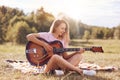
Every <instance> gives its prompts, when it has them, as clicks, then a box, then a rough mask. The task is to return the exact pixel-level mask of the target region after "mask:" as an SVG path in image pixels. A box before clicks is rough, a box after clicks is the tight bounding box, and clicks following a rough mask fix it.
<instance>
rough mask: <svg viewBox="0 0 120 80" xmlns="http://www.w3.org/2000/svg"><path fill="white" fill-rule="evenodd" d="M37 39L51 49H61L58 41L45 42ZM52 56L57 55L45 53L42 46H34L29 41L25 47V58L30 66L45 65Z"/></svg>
mask: <svg viewBox="0 0 120 80" xmlns="http://www.w3.org/2000/svg"><path fill="white" fill-rule="evenodd" d="M38 39H40V40H42V41H44V42H46V43H48V44H49V45H51V46H52V47H53V48H54V47H55V48H63V45H62V43H61V42H60V41H53V42H47V41H46V40H44V39H41V38H38ZM53 54H57V53H54V52H52V53H47V51H46V50H45V49H44V48H43V47H42V46H40V45H38V44H35V43H33V42H31V41H29V42H28V43H27V45H26V57H27V59H28V61H29V62H30V63H31V64H32V65H36V66H41V65H44V64H45V63H47V62H48V60H49V59H50V58H51V56H52V55H53Z"/></svg>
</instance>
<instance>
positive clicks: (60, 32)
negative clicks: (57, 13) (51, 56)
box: [56, 23, 66, 36]
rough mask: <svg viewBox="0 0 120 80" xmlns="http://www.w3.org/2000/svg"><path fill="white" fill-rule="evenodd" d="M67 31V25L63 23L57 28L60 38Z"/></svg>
mask: <svg viewBox="0 0 120 80" xmlns="http://www.w3.org/2000/svg"><path fill="white" fill-rule="evenodd" d="M65 31H66V24H65V23H61V24H60V25H59V26H58V27H57V28H56V34H57V35H59V36H62V35H64V33H65Z"/></svg>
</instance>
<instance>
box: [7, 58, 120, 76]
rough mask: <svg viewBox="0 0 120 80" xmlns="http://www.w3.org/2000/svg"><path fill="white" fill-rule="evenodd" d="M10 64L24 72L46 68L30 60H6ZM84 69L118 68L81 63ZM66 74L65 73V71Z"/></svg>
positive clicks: (40, 70) (41, 70) (34, 71)
mask: <svg viewBox="0 0 120 80" xmlns="http://www.w3.org/2000/svg"><path fill="white" fill-rule="evenodd" d="M6 62H7V63H8V65H10V66H12V67H13V69H17V70H20V71H21V72H22V73H32V74H39V73H43V71H44V69H45V65H43V66H39V67H37V66H33V65H31V64H30V63H29V62H28V61H19V60H18V61H17V60H6ZM78 67H79V68H81V69H83V70H95V71H115V70H118V68H116V67H114V66H104V67H101V66H99V65H97V64H95V63H81V64H79V66H78ZM63 74H64V73H63Z"/></svg>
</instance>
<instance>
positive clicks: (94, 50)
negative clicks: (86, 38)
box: [90, 46, 104, 53]
mask: <svg viewBox="0 0 120 80" xmlns="http://www.w3.org/2000/svg"><path fill="white" fill-rule="evenodd" d="M90 50H91V51H92V52H102V53H103V52H104V51H103V49H102V47H96V46H93V47H92V48H91V49H90Z"/></svg>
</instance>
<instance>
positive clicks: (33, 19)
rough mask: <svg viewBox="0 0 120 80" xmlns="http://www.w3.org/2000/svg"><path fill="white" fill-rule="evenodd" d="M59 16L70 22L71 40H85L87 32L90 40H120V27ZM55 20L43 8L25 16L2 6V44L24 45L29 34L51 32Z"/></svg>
mask: <svg viewBox="0 0 120 80" xmlns="http://www.w3.org/2000/svg"><path fill="white" fill-rule="evenodd" d="M59 16H62V18H63V19H65V20H67V21H68V23H69V25H70V28H69V30H70V38H71V39H74V38H75V39H82V38H83V37H84V38H85V36H86V34H87V33H86V31H89V35H90V39H120V25H118V26H116V27H113V28H105V27H102V26H92V25H87V24H84V23H82V22H81V21H80V20H77V21H76V20H74V19H72V18H71V17H69V16H67V15H65V14H64V13H60V15H59ZM54 19H55V17H54V16H53V15H52V14H50V13H48V12H46V11H45V10H44V8H43V7H41V8H40V9H38V10H37V11H36V13H35V12H31V13H29V14H26V15H25V14H24V13H23V11H20V10H19V9H17V8H10V7H6V6H0V34H1V35H0V43H4V42H7V41H11V42H15V43H19V44H23V43H25V42H26V38H25V35H27V34H28V33H31V32H46V31H49V28H50V26H51V24H52V22H53V20H54ZM18 24H19V25H18ZM15 26H17V27H15ZM15 30H17V31H15ZM15 33H16V34H15ZM18 33H19V36H18ZM84 33H85V34H84ZM9 34H10V35H9ZM12 34H13V35H12ZM20 35H23V36H24V37H23V36H20ZM13 38H14V39H13ZM18 39H22V40H18ZM86 39H87V38H86Z"/></svg>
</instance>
